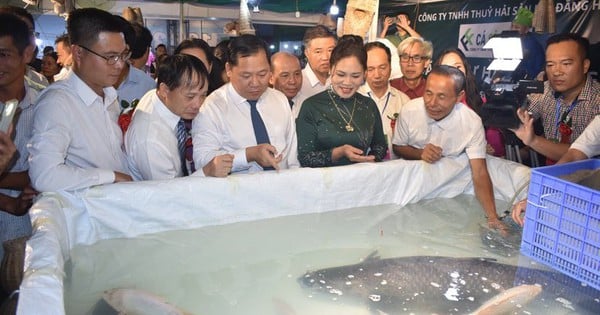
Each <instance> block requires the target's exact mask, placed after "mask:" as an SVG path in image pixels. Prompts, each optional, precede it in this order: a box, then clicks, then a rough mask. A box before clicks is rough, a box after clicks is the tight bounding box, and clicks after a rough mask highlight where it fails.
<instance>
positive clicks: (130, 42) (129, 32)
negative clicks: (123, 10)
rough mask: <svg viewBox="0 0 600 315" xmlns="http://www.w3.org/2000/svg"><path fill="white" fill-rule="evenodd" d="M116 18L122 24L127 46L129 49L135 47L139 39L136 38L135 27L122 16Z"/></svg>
mask: <svg viewBox="0 0 600 315" xmlns="http://www.w3.org/2000/svg"><path fill="white" fill-rule="evenodd" d="M115 17H116V18H117V19H118V20H119V22H120V23H121V28H122V30H123V37H125V44H127V47H131V46H135V42H136V40H137V38H136V37H135V31H134V30H133V25H132V24H131V22H129V21H127V20H126V19H125V18H124V17H122V16H120V15H115ZM130 49H131V48H130Z"/></svg>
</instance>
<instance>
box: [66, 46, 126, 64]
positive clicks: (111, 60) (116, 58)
mask: <svg viewBox="0 0 600 315" xmlns="http://www.w3.org/2000/svg"><path fill="white" fill-rule="evenodd" d="M78 46H79V47H81V48H83V49H85V50H87V51H89V52H91V53H92V54H94V55H96V56H98V57H100V58H102V59H104V60H106V63H107V64H108V65H109V66H112V65H114V64H116V63H117V61H119V60H123V62H127V60H129V58H130V57H131V51H130V50H129V49H125V51H124V52H122V53H121V54H120V55H110V56H103V55H101V54H99V53H97V52H95V51H93V50H91V49H89V48H87V47H85V46H81V45H78Z"/></svg>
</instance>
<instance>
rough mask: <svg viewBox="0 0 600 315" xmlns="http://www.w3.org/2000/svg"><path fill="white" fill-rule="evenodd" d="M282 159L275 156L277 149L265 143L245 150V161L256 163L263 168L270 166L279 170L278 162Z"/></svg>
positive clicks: (279, 156)
mask: <svg viewBox="0 0 600 315" xmlns="http://www.w3.org/2000/svg"><path fill="white" fill-rule="evenodd" d="M282 159H283V156H281V154H279V155H278V154H277V148H275V147H274V146H272V145H270V144H267V143H261V144H259V145H257V146H253V147H248V148H246V160H247V161H248V162H256V163H258V165H260V166H262V167H263V168H264V167H269V166H270V167H273V168H274V169H276V170H279V162H281V160H282Z"/></svg>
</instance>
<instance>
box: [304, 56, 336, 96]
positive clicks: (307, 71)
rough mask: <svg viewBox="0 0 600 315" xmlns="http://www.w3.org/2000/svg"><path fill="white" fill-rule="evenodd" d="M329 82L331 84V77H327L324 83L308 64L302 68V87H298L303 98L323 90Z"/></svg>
mask: <svg viewBox="0 0 600 315" xmlns="http://www.w3.org/2000/svg"><path fill="white" fill-rule="evenodd" d="M329 84H331V79H330V78H327V81H325V84H323V83H321V81H319V78H317V75H316V74H315V73H314V72H313V70H312V68H311V67H310V65H309V64H307V65H306V67H304V69H302V88H301V89H300V93H301V94H302V96H304V98H305V99H307V98H309V97H311V96H313V95H315V94H317V93H321V92H323V91H325V89H326V88H327V87H328V86H329Z"/></svg>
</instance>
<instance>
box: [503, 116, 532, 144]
mask: <svg viewBox="0 0 600 315" xmlns="http://www.w3.org/2000/svg"><path fill="white" fill-rule="evenodd" d="M517 116H518V117H519V120H521V125H520V126H519V128H517V129H509V130H510V131H512V132H514V133H515V135H516V136H517V137H518V138H519V139H521V141H523V143H524V144H525V145H527V146H530V145H531V143H532V142H533V140H534V138H535V132H534V130H533V116H531V115H530V114H529V112H528V111H527V110H526V109H525V108H519V109H517Z"/></svg>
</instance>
